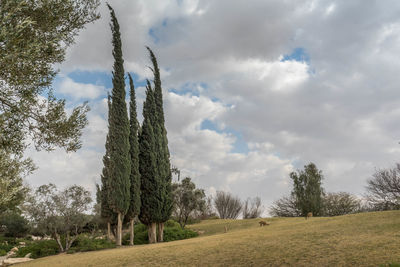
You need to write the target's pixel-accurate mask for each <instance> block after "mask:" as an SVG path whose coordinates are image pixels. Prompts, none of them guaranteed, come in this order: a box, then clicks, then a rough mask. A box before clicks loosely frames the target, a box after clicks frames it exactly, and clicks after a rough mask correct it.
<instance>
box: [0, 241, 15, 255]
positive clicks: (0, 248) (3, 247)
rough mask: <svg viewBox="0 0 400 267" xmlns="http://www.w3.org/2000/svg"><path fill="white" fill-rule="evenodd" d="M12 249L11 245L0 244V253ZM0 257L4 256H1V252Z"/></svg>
mask: <svg viewBox="0 0 400 267" xmlns="http://www.w3.org/2000/svg"><path fill="white" fill-rule="evenodd" d="M13 247H14V245H12V244H6V243H0V251H5V252H6V253H7V252H9V251H10V250H11V249H12V248H13ZM0 256H4V255H1V252H0Z"/></svg>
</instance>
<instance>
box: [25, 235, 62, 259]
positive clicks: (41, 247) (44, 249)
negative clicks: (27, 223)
mask: <svg viewBox="0 0 400 267" xmlns="http://www.w3.org/2000/svg"><path fill="white" fill-rule="evenodd" d="M29 253H31V258H33V259H37V258H41V257H46V256H51V255H56V254H57V253H58V245H57V242H56V241H55V240H41V241H31V242H29V243H27V244H26V246H25V247H21V248H19V250H18V251H17V257H25V256H26V255H27V254H29Z"/></svg>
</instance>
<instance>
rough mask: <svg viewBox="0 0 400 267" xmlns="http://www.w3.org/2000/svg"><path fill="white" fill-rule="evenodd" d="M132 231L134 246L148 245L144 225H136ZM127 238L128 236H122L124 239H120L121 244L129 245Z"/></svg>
mask: <svg viewBox="0 0 400 267" xmlns="http://www.w3.org/2000/svg"><path fill="white" fill-rule="evenodd" d="M134 231H135V239H134V244H135V245H143V244H148V243H149V237H148V234H147V226H146V225H144V224H137V225H135V228H134ZM129 238H130V235H129V234H126V235H124V237H123V239H122V244H123V245H129Z"/></svg>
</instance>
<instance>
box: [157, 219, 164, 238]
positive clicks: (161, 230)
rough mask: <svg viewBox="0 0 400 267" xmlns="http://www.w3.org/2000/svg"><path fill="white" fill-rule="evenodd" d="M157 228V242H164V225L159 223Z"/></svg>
mask: <svg viewBox="0 0 400 267" xmlns="http://www.w3.org/2000/svg"><path fill="white" fill-rule="evenodd" d="M157 227H158V231H157V242H164V223H163V222H162V223H158V224H157Z"/></svg>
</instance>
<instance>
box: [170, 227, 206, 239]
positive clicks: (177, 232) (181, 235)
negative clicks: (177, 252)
mask: <svg viewBox="0 0 400 267" xmlns="http://www.w3.org/2000/svg"><path fill="white" fill-rule="evenodd" d="M198 235H199V234H198V233H196V232H195V231H193V230H190V229H182V228H181V227H165V228H164V242H169V241H175V240H182V239H188V238H192V237H196V236H198Z"/></svg>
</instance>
